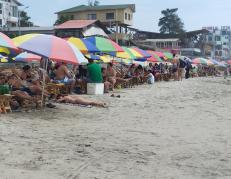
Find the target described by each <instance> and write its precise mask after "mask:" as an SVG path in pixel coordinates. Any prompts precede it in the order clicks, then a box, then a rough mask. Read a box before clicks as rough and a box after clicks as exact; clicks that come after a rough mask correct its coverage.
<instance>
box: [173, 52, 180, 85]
mask: <svg viewBox="0 0 231 179" xmlns="http://www.w3.org/2000/svg"><path fill="white" fill-rule="evenodd" d="M172 72H173V75H174V81H179V57H178V56H177V55H176V54H173V60H172Z"/></svg>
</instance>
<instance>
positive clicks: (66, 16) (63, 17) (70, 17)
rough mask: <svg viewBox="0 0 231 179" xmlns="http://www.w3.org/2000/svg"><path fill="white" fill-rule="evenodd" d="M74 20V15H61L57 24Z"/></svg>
mask: <svg viewBox="0 0 231 179" xmlns="http://www.w3.org/2000/svg"><path fill="white" fill-rule="evenodd" d="M69 20H73V16H71V15H61V16H60V17H59V18H58V19H57V20H56V22H55V25H59V24H62V23H64V22H66V21H69Z"/></svg>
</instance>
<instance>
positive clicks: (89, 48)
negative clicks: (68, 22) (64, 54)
mask: <svg viewBox="0 0 231 179" xmlns="http://www.w3.org/2000/svg"><path fill="white" fill-rule="evenodd" d="M67 41H68V42H70V43H72V44H73V45H74V46H75V47H76V48H78V49H79V50H80V51H81V52H82V53H83V54H89V53H97V52H100V50H99V49H97V48H96V46H95V45H93V44H92V43H91V42H89V41H88V40H86V39H83V38H76V37H70V38H68V39H67Z"/></svg>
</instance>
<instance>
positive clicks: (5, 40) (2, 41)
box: [0, 32, 18, 51]
mask: <svg viewBox="0 0 231 179" xmlns="http://www.w3.org/2000/svg"><path fill="white" fill-rule="evenodd" d="M0 47H6V48H9V49H12V50H16V51H17V50H18V48H17V46H16V45H15V44H14V42H13V41H12V40H11V39H10V38H9V37H8V36H6V35H5V34H3V33H2V32H0Z"/></svg>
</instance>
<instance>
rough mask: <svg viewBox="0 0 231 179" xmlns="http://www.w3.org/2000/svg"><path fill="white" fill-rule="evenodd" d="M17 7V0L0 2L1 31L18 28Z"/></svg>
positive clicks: (0, 0) (1, 0)
mask: <svg viewBox="0 0 231 179" xmlns="http://www.w3.org/2000/svg"><path fill="white" fill-rule="evenodd" d="M19 6H22V4H21V3H20V2H19V1H17V0H0V27H1V29H4V28H10V27H15V26H18V21H19Z"/></svg>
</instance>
